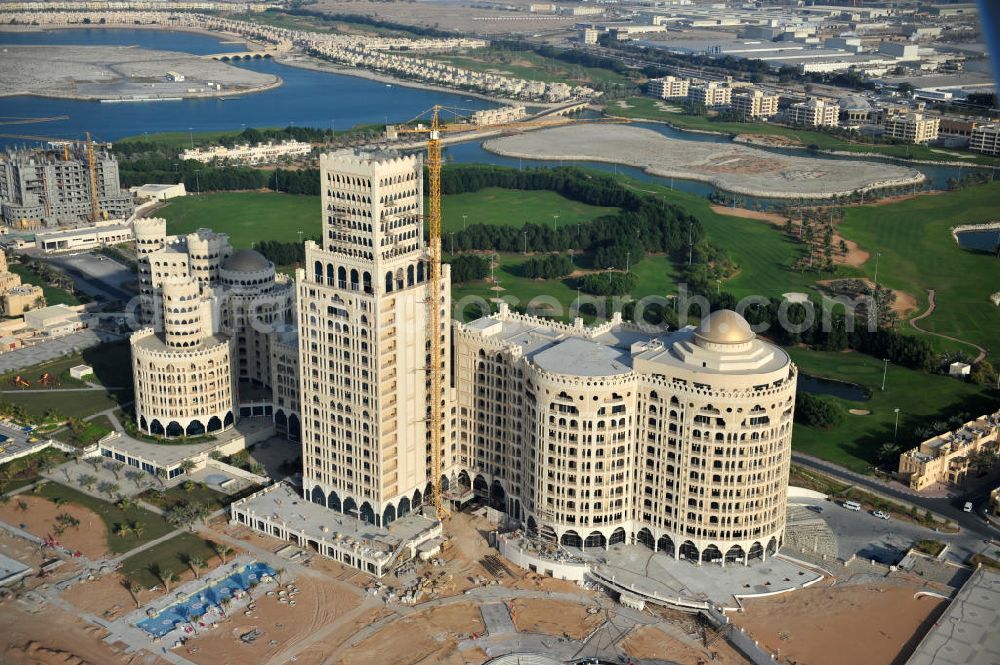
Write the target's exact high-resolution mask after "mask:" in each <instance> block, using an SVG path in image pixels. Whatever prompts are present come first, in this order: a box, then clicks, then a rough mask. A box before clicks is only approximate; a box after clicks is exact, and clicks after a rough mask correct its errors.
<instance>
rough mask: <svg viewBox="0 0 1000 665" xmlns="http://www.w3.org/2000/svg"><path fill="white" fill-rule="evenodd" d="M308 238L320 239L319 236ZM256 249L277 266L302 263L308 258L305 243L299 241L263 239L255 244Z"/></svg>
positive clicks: (317, 240)
mask: <svg viewBox="0 0 1000 665" xmlns="http://www.w3.org/2000/svg"><path fill="white" fill-rule="evenodd" d="M307 240H314V241H316V242H319V241H320V239H319V238H307ZM254 249H256V250H257V251H258V252H260V253H261V254H263V255H264V257H265V258H266V259H267V260H268V261H271V262H272V263H273V264H274V265H276V266H290V265H295V264H301V263H302V262H303V261H305V259H306V250H305V245H304V243H301V242H298V241H295V242H280V241H278V240H262V241H260V242H258V243H257V244H256V245H255V246H254Z"/></svg>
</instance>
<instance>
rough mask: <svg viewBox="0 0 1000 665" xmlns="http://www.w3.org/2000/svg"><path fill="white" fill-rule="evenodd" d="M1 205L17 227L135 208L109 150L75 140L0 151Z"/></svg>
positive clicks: (115, 215)
mask: <svg viewBox="0 0 1000 665" xmlns="http://www.w3.org/2000/svg"><path fill="white" fill-rule="evenodd" d="M0 203H2V216H3V221H4V223H5V224H6V225H7V226H11V227H15V228H38V227H54V226H57V225H60V224H79V223H81V222H85V221H91V222H96V221H98V220H100V219H125V218H128V217H129V216H130V215H131V214H132V211H133V208H134V206H133V203H132V196H131V194H129V192H127V191H123V190H122V189H121V186H120V184H119V180H118V161H117V159H116V158H115V157H114V155H112V154H111V151H110V148H109V147H108V146H106V145H101V146H95V145H94V144H80V143H76V142H67V143H64V144H61V145H56V144H50V148H48V149H14V150H8V151H7V152H6V153H4V154H0ZM95 213H96V214H95Z"/></svg>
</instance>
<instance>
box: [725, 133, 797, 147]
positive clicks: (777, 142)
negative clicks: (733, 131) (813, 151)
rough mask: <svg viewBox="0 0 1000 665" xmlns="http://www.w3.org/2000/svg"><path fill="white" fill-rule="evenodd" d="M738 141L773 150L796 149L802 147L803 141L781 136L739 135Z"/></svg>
mask: <svg viewBox="0 0 1000 665" xmlns="http://www.w3.org/2000/svg"><path fill="white" fill-rule="evenodd" d="M735 140H736V141H739V142H741V143H747V144H749V145H761V146H767V147H771V148H794V147H797V146H801V145H802V141H799V140H798V139H796V138H792V137H791V136H779V135H777V134H750V133H748V134H738V135H737V136H736V138H735Z"/></svg>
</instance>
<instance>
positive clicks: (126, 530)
mask: <svg viewBox="0 0 1000 665" xmlns="http://www.w3.org/2000/svg"><path fill="white" fill-rule="evenodd" d="M113 533H114V534H115V535H116V536H118V537H119V538H121V539H122V540H125V539H126V538H128V537H129V535H130V534H131V533H132V528H131V527H130V526H129V525H128V524H120V523H119V524H115V527H114V531H113Z"/></svg>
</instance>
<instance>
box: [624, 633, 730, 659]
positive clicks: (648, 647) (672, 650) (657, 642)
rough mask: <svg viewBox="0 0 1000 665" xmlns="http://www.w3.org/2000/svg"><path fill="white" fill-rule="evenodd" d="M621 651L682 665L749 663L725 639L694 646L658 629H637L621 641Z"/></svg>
mask: <svg viewBox="0 0 1000 665" xmlns="http://www.w3.org/2000/svg"><path fill="white" fill-rule="evenodd" d="M621 646H622V649H624V650H625V653H627V654H628V655H629V656H631V657H633V658H641V659H643V660H646V659H649V660H655V659H659V660H669V661H674V662H677V663H682V665H699V664H700V663H705V662H713V663H719V664H720V665H744V663H746V662H747V660H746V659H745V658H743V656H741V655H739V654H738V653H737V652H736V651H735V650H734V649H733V648H732V647H731V646H729V644H728V643H727V642H726V641H725V640H718V641H717V642H716V643H715V644H713V645H712V646H711V647H709V648H707V649H706V648H699V647H694V646H691V645H689V644H685V643H684V642H682V641H681V640H679V639H677V638H676V637H673V636H672V635H668V634H667V633H666V632H664V631H662V630H660V629H659V628H658V627H656V626H642V627H640V628H636V629H635V630H633V631H632V632H631V633H629V636H628V637H627V638H626V639H625V640H624V641H623V642H622V644H621Z"/></svg>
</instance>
